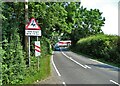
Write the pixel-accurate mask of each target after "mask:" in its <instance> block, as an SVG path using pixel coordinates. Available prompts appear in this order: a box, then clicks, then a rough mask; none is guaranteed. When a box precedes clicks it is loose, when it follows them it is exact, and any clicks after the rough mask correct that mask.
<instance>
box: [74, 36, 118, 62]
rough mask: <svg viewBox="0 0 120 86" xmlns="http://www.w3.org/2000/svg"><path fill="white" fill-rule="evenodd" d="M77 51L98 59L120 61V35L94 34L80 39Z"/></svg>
mask: <svg viewBox="0 0 120 86" xmlns="http://www.w3.org/2000/svg"><path fill="white" fill-rule="evenodd" d="M74 50H75V51H77V52H81V53H83V54H87V55H90V56H92V57H94V58H96V59H104V60H105V61H108V62H113V63H117V64H119V63H120V37H118V36H112V35H94V36H90V37H87V38H82V39H80V40H79V41H78V42H77V44H76V47H75V48H74Z"/></svg>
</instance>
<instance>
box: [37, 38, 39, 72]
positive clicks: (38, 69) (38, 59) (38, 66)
mask: <svg viewBox="0 0 120 86" xmlns="http://www.w3.org/2000/svg"><path fill="white" fill-rule="evenodd" d="M37 41H38V36H37ZM38 70H39V56H38Z"/></svg>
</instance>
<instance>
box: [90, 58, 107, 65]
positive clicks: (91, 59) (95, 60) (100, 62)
mask: <svg viewBox="0 0 120 86" xmlns="http://www.w3.org/2000/svg"><path fill="white" fill-rule="evenodd" d="M90 60H91V61H94V62H97V63H100V64H105V63H102V62H99V61H97V60H94V59H90Z"/></svg>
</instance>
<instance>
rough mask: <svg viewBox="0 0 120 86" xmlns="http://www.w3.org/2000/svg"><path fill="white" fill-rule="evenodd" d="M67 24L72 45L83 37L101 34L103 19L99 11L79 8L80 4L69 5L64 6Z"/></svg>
mask: <svg viewBox="0 0 120 86" xmlns="http://www.w3.org/2000/svg"><path fill="white" fill-rule="evenodd" d="M66 10H67V12H68V15H67V20H66V22H67V24H68V27H69V30H70V32H69V33H68V36H70V38H71V40H72V43H73V45H74V44H76V42H77V41H78V40H79V39H80V38H83V37H86V36H90V35H95V34H100V33H103V31H102V30H101V27H102V26H103V25H104V21H105V18H104V17H102V12H100V11H99V9H94V10H93V9H91V10H87V9H86V8H83V6H80V3H75V2H72V3H69V4H67V5H66Z"/></svg>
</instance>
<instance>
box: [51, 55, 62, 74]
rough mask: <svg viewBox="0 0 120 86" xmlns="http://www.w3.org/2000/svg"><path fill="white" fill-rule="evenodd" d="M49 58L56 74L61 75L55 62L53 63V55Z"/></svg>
mask: <svg viewBox="0 0 120 86" xmlns="http://www.w3.org/2000/svg"><path fill="white" fill-rule="evenodd" d="M51 60H52V64H53V66H54V68H55V70H56V72H57V74H58V76H61V74H60V72H59V71H58V69H57V67H56V66H55V63H54V61H53V55H52V58H51Z"/></svg>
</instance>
